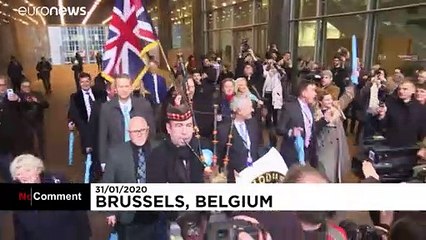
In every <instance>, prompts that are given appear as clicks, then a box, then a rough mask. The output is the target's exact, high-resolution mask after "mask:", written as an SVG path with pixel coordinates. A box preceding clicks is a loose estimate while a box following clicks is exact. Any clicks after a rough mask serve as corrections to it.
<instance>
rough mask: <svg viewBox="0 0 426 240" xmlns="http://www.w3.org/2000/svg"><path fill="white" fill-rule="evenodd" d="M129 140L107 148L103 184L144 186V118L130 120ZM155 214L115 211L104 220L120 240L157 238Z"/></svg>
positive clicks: (146, 150)
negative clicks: (139, 184)
mask: <svg viewBox="0 0 426 240" xmlns="http://www.w3.org/2000/svg"><path fill="white" fill-rule="evenodd" d="M127 131H128V132H129V135H130V141H127V142H125V143H122V144H118V145H115V146H114V147H112V148H110V149H109V152H108V155H107V156H108V161H107V165H106V167H105V174H104V176H103V179H102V182H104V183H146V159H147V158H148V156H149V154H150V152H151V149H150V146H149V143H148V142H147V139H148V135H149V131H150V128H149V126H148V123H147V121H146V120H145V119H144V118H143V117H133V118H131V119H130V121H129V128H128V129H127ZM158 220H159V214H158V213H148V212H137V213H136V212H118V213H116V214H113V215H111V216H109V217H107V222H108V224H109V225H110V226H116V225H117V228H116V229H117V233H118V237H119V239H124V240H136V239H158V238H157V237H156V231H155V229H156V224H157V222H158Z"/></svg>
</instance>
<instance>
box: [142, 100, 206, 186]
mask: <svg viewBox="0 0 426 240" xmlns="http://www.w3.org/2000/svg"><path fill="white" fill-rule="evenodd" d="M177 98H181V96H179V95H178V97H177ZM166 129H167V133H168V134H169V136H168V137H167V138H166V139H165V140H164V141H163V142H161V143H160V144H159V145H158V146H157V147H156V148H154V149H153V150H152V154H151V157H150V158H149V159H148V165H147V167H148V182H150V183H203V182H204V174H203V173H204V165H203V163H202V162H201V160H200V155H201V153H200V151H201V149H202V148H203V147H202V146H200V145H201V143H200V144H199V142H198V140H197V139H196V138H194V137H193V135H194V124H193V119H192V113H191V110H190V108H189V107H188V105H187V104H181V103H180V100H177V104H175V105H172V104H170V105H169V107H168V109H167V123H166ZM203 145H204V144H203ZM200 148H201V149H200ZM207 148H208V147H207Z"/></svg>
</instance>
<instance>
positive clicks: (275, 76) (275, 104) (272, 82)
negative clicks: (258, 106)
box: [262, 59, 283, 128]
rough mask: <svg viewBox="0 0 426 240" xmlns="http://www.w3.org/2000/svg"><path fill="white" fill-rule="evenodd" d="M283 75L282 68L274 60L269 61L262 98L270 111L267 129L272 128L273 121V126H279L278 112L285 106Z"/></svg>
mask: <svg viewBox="0 0 426 240" xmlns="http://www.w3.org/2000/svg"><path fill="white" fill-rule="evenodd" d="M282 75H283V70H282V69H281V67H280V66H279V65H278V64H277V63H276V62H275V61H274V60H272V59H270V60H267V62H266V64H265V66H264V70H263V76H264V77H265V83H264V84H263V90H262V97H263V98H265V99H266V107H267V109H268V114H267V115H266V127H268V128H269V127H270V126H271V119H272V123H273V126H276V125H277V121H278V110H279V109H281V108H282V106H283V96H282V92H283V91H282V86H281V76H282Z"/></svg>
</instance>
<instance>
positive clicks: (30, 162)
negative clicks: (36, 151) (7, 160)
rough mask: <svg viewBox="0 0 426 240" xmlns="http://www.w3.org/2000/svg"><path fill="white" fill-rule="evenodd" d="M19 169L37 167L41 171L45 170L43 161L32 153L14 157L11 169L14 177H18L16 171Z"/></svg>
mask: <svg viewBox="0 0 426 240" xmlns="http://www.w3.org/2000/svg"><path fill="white" fill-rule="evenodd" d="M19 169H36V170H37V171H39V173H42V172H43V171H44V164H43V161H42V160H41V159H40V158H38V157H36V156H34V155H31V154H22V155H19V156H17V157H16V158H15V159H13V161H12V163H11V164H10V167H9V171H10V174H11V175H12V178H13V179H16V172H17V171H18V170H19Z"/></svg>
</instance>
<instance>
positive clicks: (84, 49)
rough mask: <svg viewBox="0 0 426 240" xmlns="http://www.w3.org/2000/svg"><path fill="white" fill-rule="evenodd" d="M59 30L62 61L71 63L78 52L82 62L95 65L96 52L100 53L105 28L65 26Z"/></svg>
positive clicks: (103, 41) (104, 36) (104, 37)
mask: <svg viewBox="0 0 426 240" xmlns="http://www.w3.org/2000/svg"><path fill="white" fill-rule="evenodd" d="M60 28H61V31H60V32H61V39H62V45H61V50H62V56H61V57H62V58H63V59H62V60H61V62H62V61H63V62H65V63H71V62H72V61H73V60H74V57H75V53H76V52H77V51H79V52H80V53H81V55H82V57H83V59H84V62H86V63H87V62H90V63H96V58H95V56H96V52H98V51H101V52H102V49H103V46H104V44H105V41H106V33H107V29H106V28H105V26H85V27H80V26H66V27H60Z"/></svg>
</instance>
